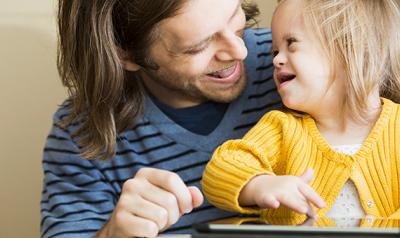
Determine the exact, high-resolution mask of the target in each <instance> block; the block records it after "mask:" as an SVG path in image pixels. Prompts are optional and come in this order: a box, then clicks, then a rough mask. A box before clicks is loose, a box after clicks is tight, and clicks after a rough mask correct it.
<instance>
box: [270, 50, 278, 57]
mask: <svg viewBox="0 0 400 238" xmlns="http://www.w3.org/2000/svg"><path fill="white" fill-rule="evenodd" d="M271 53H272V58H275V56H277V55H278V54H279V51H277V50H273V51H272V52H271Z"/></svg>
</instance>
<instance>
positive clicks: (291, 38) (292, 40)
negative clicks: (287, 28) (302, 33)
mask: <svg viewBox="0 0 400 238" xmlns="http://www.w3.org/2000/svg"><path fill="white" fill-rule="evenodd" d="M286 41H287V46H288V47H289V46H291V45H292V44H293V43H296V42H297V39H296V38H294V37H290V38H288V39H287V40H286Z"/></svg>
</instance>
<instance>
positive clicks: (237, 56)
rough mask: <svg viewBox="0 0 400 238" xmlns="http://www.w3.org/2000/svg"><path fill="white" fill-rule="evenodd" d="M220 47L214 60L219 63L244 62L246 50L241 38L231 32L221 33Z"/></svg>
mask: <svg viewBox="0 0 400 238" xmlns="http://www.w3.org/2000/svg"><path fill="white" fill-rule="evenodd" d="M220 37H221V40H220V46H219V49H218V51H217V53H216V58H217V59H218V60H220V61H232V60H244V59H245V58H246V56H247V48H246V46H245V44H244V41H243V39H242V37H241V36H238V35H236V34H235V33H234V32H232V31H225V32H223V33H221V36H220Z"/></svg>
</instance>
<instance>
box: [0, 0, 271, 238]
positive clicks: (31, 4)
mask: <svg viewBox="0 0 400 238" xmlns="http://www.w3.org/2000/svg"><path fill="white" fill-rule="evenodd" d="M55 1H56V0H34V1H32V0H18V1H14V0H0V151H1V155H0V162H1V163H0V191H1V196H0V197H1V200H0V211H1V215H0V237H7V238H13V237H15V238H17V237H18V238H19V237H38V236H39V223H40V216H39V203H40V194H41V189H42V188H41V182H42V171H41V155H42V149H43V144H44V141H45V138H46V135H47V133H48V130H49V128H50V125H51V117H52V114H53V113H54V111H55V110H56V107H57V105H58V104H59V103H61V102H62V100H63V98H65V95H66V93H65V90H64V89H63V88H62V86H61V83H60V82H59V79H58V74H57V71H56V66H55V52H56V48H55V46H56V30H55V20H54V14H53V13H54V9H55ZM256 2H259V3H260V6H261V10H262V13H263V17H262V21H261V24H260V26H266V25H269V20H270V19H269V18H270V13H271V11H272V8H273V7H272V6H273V5H274V4H275V0H258V1H256Z"/></svg>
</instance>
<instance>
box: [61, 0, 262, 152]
mask: <svg viewBox="0 0 400 238" xmlns="http://www.w3.org/2000/svg"><path fill="white" fill-rule="evenodd" d="M186 2H187V0H151V1H149V0H84V1H82V0H59V6H58V34H59V44H58V57H57V66H58V70H59V73H60V77H61V80H62V82H63V84H64V85H65V86H66V87H67V88H68V92H69V95H70V102H71V103H70V113H69V116H67V117H66V118H64V120H63V122H62V125H63V126H64V127H67V126H68V125H69V124H70V123H72V122H74V121H79V122H80V125H79V130H77V131H75V132H74V134H73V135H72V136H73V137H77V138H79V140H78V145H79V146H80V147H81V148H82V151H81V155H82V157H83V158H85V159H110V158H112V157H113V156H114V155H115V146H116V140H117V135H118V134H119V133H120V132H122V131H124V130H127V129H129V128H132V127H133V126H134V124H135V119H136V118H137V117H138V116H140V115H141V113H142V112H143V107H144V91H143V87H142V86H141V83H140V78H139V75H138V73H135V72H129V71H126V70H124V68H123V64H122V62H121V55H122V54H125V53H126V54H127V55H128V57H129V59H131V60H132V61H134V62H135V63H136V64H138V65H140V66H142V67H144V68H154V67H156V66H154V65H152V63H151V61H150V60H149V59H148V57H147V56H148V49H149V47H150V46H151V44H152V43H153V42H154V40H155V39H156V37H157V34H156V31H157V26H158V24H159V23H160V22H161V21H162V20H164V19H167V18H170V17H173V16H174V14H176V13H177V12H178V10H179V9H181V8H182V7H183V5H184V4H185V3H186ZM242 7H243V9H244V11H245V14H246V19H247V22H248V24H250V23H255V17H256V16H257V15H258V14H259V11H258V8H257V6H256V5H255V4H252V3H249V2H246V1H243V3H242Z"/></svg>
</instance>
